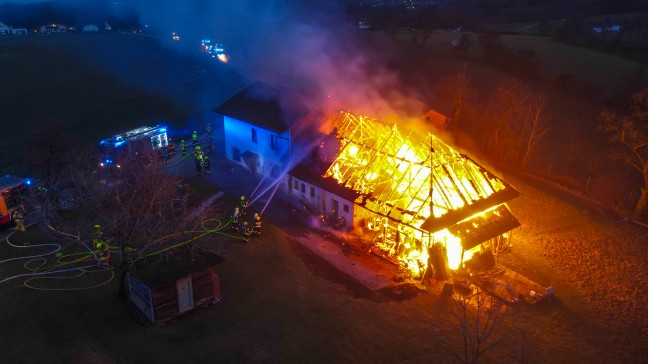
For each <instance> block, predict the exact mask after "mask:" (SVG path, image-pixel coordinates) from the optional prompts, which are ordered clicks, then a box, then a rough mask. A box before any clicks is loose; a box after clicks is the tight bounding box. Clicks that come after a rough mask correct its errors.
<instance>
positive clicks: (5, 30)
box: [0, 23, 11, 34]
mask: <svg viewBox="0 0 648 364" xmlns="http://www.w3.org/2000/svg"><path fill="white" fill-rule="evenodd" d="M0 34H11V27H10V26H8V25H7V24H5V23H0Z"/></svg>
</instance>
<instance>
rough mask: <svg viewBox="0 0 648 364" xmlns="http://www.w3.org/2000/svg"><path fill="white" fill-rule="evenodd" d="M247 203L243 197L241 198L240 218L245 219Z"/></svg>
mask: <svg viewBox="0 0 648 364" xmlns="http://www.w3.org/2000/svg"><path fill="white" fill-rule="evenodd" d="M248 205H249V203H248V202H247V200H246V199H245V196H241V218H245V209H247V207H248Z"/></svg>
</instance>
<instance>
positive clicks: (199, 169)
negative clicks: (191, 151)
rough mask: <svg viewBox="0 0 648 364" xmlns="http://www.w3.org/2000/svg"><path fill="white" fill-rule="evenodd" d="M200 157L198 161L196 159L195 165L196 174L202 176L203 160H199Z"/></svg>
mask: <svg viewBox="0 0 648 364" xmlns="http://www.w3.org/2000/svg"><path fill="white" fill-rule="evenodd" d="M198 156H200V154H199V155H197V156H196V159H194V163H195V164H196V173H198V175H199V176H200V174H201V173H202V158H198Z"/></svg>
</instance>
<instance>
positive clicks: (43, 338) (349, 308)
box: [0, 173, 648, 363]
mask: <svg viewBox="0 0 648 364" xmlns="http://www.w3.org/2000/svg"><path fill="white" fill-rule="evenodd" d="M227 175H228V174H227V173H222V176H219V177H218V178H216V177H215V179H218V180H219V181H220V184H221V185H223V187H224V189H225V190H226V191H228V192H232V193H235V191H234V190H232V189H233V188H235V185H234V181H233V179H232V178H235V179H237V181H238V183H239V184H238V186H239V188H246V187H247V188H249V187H250V186H246V185H241V184H240V182H241V180H240V176H239V175H231V176H230V177H229V179H228V177H227ZM205 182H206V181H203V182H201V183H200V184H201V185H205ZM516 187H518V188H519V189H520V190H521V191H522V197H520V198H519V199H518V200H517V201H516V202H515V203H513V204H511V208H512V210H513V212H514V213H515V214H516V216H518V217H519V218H520V219H521V221H522V222H523V227H522V228H520V229H518V230H516V231H515V234H516V236H517V237H516V239H515V243H514V244H515V246H514V248H513V253H512V254H511V255H510V256H509V257H506V258H505V259H503V262H506V263H507V264H509V265H510V266H511V267H513V268H515V269H520V271H521V272H522V273H524V274H527V275H528V276H529V277H531V278H533V279H535V280H536V281H538V282H540V283H543V284H549V283H551V282H556V287H557V295H558V299H557V300H555V301H553V302H551V303H549V304H546V305H542V306H538V307H526V306H516V307H515V308H514V310H513V316H512V317H513V318H514V320H513V323H512V326H511V327H509V328H507V329H506V332H507V339H506V340H507V341H506V342H505V343H504V344H502V345H500V346H498V347H497V348H496V349H494V350H493V352H492V353H491V354H490V356H489V357H488V359H489V360H488V361H489V362H502V361H510V360H522V359H525V360H528V361H529V362H615V361H621V362H637V361H640V358H642V355H643V357H644V358H645V355H646V354H647V353H646V347H647V346H646V345H644V344H645V338H646V331H645V330H646V325H647V323H648V321H647V318H646V316H645V315H646V309H645V308H646V307H647V305H646V298H645V297H646V294H645V293H646V292H648V287H646V284H647V283H646V282H648V279H646V278H647V277H646V272H648V267H647V266H646V261H645V259H643V260H642V259H641V258H642V257H646V256H648V252H646V250H647V249H648V247H646V246H645V244H643V243H645V241H647V239H648V232H647V231H646V230H645V229H643V228H639V227H636V226H633V225H629V224H627V223H625V222H623V221H620V220H619V219H618V218H615V217H606V216H603V215H598V214H589V213H588V214H585V213H584V210H581V209H579V208H576V207H574V206H572V205H569V204H566V203H564V202H562V201H560V200H558V199H556V198H554V197H552V196H550V195H548V194H546V193H544V192H541V191H538V190H536V189H534V188H532V187H529V186H527V185H525V184H522V183H520V182H517V183H516ZM235 199H236V198H235V196H233V195H232V196H231V200H230V202H228V203H224V204H223V205H222V210H223V211H224V212H225V211H226V210H229V209H230V208H231V206H232V205H233V204H234V203H235ZM269 212H270V213H269V214H268V215H267V216H272V218H271V221H272V222H274V223H276V224H277V225H278V226H277V225H274V224H268V222H266V230H265V232H264V236H263V238H262V239H258V240H256V239H253V240H252V241H251V242H250V243H248V244H242V243H241V242H240V241H238V240H222V239H213V240H209V241H204V242H202V245H203V246H205V247H208V248H210V249H212V250H214V251H216V252H218V253H221V254H224V255H226V256H227V258H228V261H227V262H226V263H224V264H223V265H222V266H221V267H220V269H219V272H220V274H221V277H222V282H223V295H224V302H223V303H221V304H219V305H217V306H215V307H213V308H209V309H206V310H200V311H198V312H196V313H193V314H190V315H188V316H186V317H184V318H182V319H179V320H176V321H173V322H170V323H168V324H166V325H163V326H162V327H157V328H152V327H142V326H138V325H137V324H136V323H135V322H134V321H133V320H132V319H131V317H130V316H129V315H128V314H127V313H126V311H125V309H124V305H123V303H122V300H121V299H119V298H118V297H117V296H116V292H117V285H116V283H115V282H114V281H113V282H112V283H111V284H110V285H109V286H105V287H104V288H100V289H94V290H89V291H79V292H41V291H35V290H31V289H27V288H15V287H17V286H19V285H20V282H21V281H20V279H18V280H15V281H12V282H11V283H9V284H3V286H2V289H3V292H4V293H3V294H2V295H0V307H2V309H3V314H2V315H1V316H0V325H1V326H2V327H5V328H12V329H11V330H3V331H2V333H1V334H0V335H1V336H0V342H2V346H0V348H1V349H2V356H3V358H5V360H8V362H16V361H26V362H36V361H42V362H70V361H76V362H90V361H92V362H111V361H114V362H144V361H156V362H164V363H167V362H169V363H170V362H179V361H182V362H187V361H189V362H214V361H216V362H259V361H261V362H423V361H425V362H452V359H451V357H452V353H451V351H452V349H453V348H456V341H455V340H456V339H457V337H456V336H455V335H454V332H453V331H452V330H451V329H450V327H449V326H448V323H447V317H446V316H445V315H444V313H443V312H444V310H445V307H446V303H447V302H446V301H445V300H444V299H443V298H442V296H440V295H439V293H438V287H437V288H436V289H432V290H431V291H430V292H429V293H423V294H420V295H415V296H413V297H411V298H410V297H409V295H408V294H402V295H398V294H397V293H396V292H378V293H371V292H369V291H368V290H366V289H365V288H364V287H363V286H361V285H360V284H357V283H356V282H354V281H353V280H350V279H349V278H348V277H347V276H345V275H344V274H341V273H340V272H338V271H336V270H335V269H332V268H331V266H330V265H329V264H327V263H325V262H324V261H323V260H322V259H321V258H320V257H319V256H316V255H314V254H312V253H311V252H310V251H308V250H306V249H304V248H303V247H302V245H301V244H299V243H298V242H297V241H296V240H297V239H301V238H304V237H305V235H304V234H303V231H304V230H303V229H304V228H303V227H300V226H297V225H295V224H294V223H290V224H288V223H287V221H290V213H291V212H290V211H287V210H286V209H283V208H281V204H278V203H277V204H273V205H271V209H270V210H269ZM293 220H294V219H293ZM3 235H4V234H3ZM611 236H613V237H614V240H613V241H614V243H615V245H614V246H615V247H616V248H614V249H611V250H610V249H609V247H610V245H607V246H608V248H607V249H606V248H604V247H602V245H606V244H607V241H608V237H611ZM596 237H598V238H596ZM594 248H596V249H597V250H593V249H594ZM608 251H611V252H614V253H613V254H607V252H608ZM543 252H544V254H543ZM0 253H1V254H2V256H5V255H6V254H12V255H13V254H16V250H15V249H10V248H9V247H8V246H7V245H6V243H4V242H3V243H2V245H0ZM577 261H579V262H580V263H579V264H578V265H577V264H575V262H577ZM2 268H3V270H2V272H3V275H4V274H8V273H9V272H12V271H13V270H14V269H18V268H19V265H18V264H13V265H6V264H5V265H3V266H2ZM96 279H98V278H96ZM80 282H81V281H79V283H80ZM83 282H84V283H87V282H88V281H83ZM625 282H628V283H629V284H622V283H625ZM67 284H68V285H69V286H68V287H73V286H74V284H70V283H67ZM611 305H619V306H611ZM609 307H619V309H616V308H615V309H610V308H609ZM642 330H644V331H642Z"/></svg>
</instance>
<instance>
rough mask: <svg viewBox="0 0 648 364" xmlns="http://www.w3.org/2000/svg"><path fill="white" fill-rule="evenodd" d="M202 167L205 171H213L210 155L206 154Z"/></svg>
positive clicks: (208, 172)
mask: <svg viewBox="0 0 648 364" xmlns="http://www.w3.org/2000/svg"><path fill="white" fill-rule="evenodd" d="M202 167H203V170H204V171H205V173H207V174H210V172H211V161H210V160H209V156H207V155H206V156H204V157H203V160H202Z"/></svg>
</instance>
